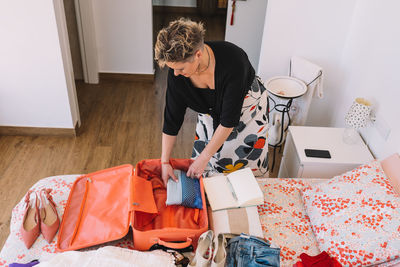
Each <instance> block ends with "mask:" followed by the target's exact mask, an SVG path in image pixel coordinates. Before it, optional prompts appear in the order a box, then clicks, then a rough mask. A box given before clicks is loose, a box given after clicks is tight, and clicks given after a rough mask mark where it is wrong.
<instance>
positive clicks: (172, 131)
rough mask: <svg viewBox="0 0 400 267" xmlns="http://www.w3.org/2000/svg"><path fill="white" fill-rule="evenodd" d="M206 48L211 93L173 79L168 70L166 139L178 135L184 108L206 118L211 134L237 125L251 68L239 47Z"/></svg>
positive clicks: (213, 45)
mask: <svg viewBox="0 0 400 267" xmlns="http://www.w3.org/2000/svg"><path fill="white" fill-rule="evenodd" d="M206 44H208V45H209V46H210V47H211V49H212V51H213V52H214V55H215V61H216V63H215V72H214V82H215V90H210V89H202V88H196V87H194V86H193V84H192V82H191V81H190V79H189V78H186V77H184V76H182V75H178V76H175V75H174V70H173V69H169V71H168V85H167V92H166V101H165V109H164V126H163V132H164V133H166V134H168V135H177V134H178V132H179V129H180V128H181V126H182V123H183V119H184V117H185V112H186V108H187V107H189V108H191V109H193V110H194V111H196V112H199V113H204V114H205V113H207V114H210V115H211V116H212V118H213V127H214V131H215V129H216V128H217V127H218V125H219V124H221V125H222V126H224V127H227V128H231V127H235V126H237V125H238V124H239V120H240V115H241V109H242V105H243V101H244V97H245V96H246V94H247V92H248V90H249V89H250V86H251V84H252V82H253V80H254V77H255V71H254V68H253V67H252V66H251V63H250V61H249V59H248V57H247V54H246V52H244V51H243V49H241V48H240V47H238V46H236V45H234V44H232V43H229V42H225V41H218V42H206ZM214 91H215V93H214ZM210 95H211V96H210ZM212 95H214V100H212ZM210 97H211V100H210ZM210 101H211V103H210ZM212 102H214V103H212ZM212 104H213V105H212Z"/></svg>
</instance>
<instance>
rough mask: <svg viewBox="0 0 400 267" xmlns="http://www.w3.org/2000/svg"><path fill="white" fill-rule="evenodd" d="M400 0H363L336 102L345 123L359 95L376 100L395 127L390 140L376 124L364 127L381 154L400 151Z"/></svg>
mask: <svg viewBox="0 0 400 267" xmlns="http://www.w3.org/2000/svg"><path fill="white" fill-rule="evenodd" d="M399 10H400V2H399V1H396V0H385V1H383V2H379V3H378V2H376V1H374V0H359V1H358V2H357V5H356V9H355V12H354V19H353V23H352V25H351V28H350V33H349V38H348V40H347V44H346V47H345V49H344V52H343V58H342V64H341V66H340V68H341V69H342V70H343V73H344V74H345V75H344V76H343V80H342V83H341V86H340V87H338V88H337V90H338V91H339V93H338V97H337V99H336V101H335V102H336V104H337V105H338V104H339V103H341V106H342V107H343V108H340V109H337V112H336V113H335V120H334V125H338V126H344V125H345V123H344V119H343V118H344V116H345V113H346V112H347V109H348V108H349V107H350V105H351V102H352V101H353V100H354V99H355V98H356V97H364V98H367V99H369V100H370V101H372V102H373V104H374V107H373V109H374V111H375V112H376V115H377V117H378V120H381V118H383V120H384V121H385V123H386V124H388V126H389V128H391V130H392V131H391V133H390V135H389V138H388V140H387V141H385V140H384V139H383V137H382V136H381V135H380V134H379V132H378V131H377V129H376V127H369V128H368V129H365V130H364V131H363V135H364V138H365V139H366V140H367V142H368V143H369V147H370V148H371V150H372V151H373V152H374V154H376V156H377V157H380V158H382V157H386V156H388V155H389V154H391V153H394V152H398V153H400V121H399V117H400V110H399V108H398V107H399V100H400V75H399V71H400V28H399V27H398V26H395V25H400V18H399V16H398V11H399Z"/></svg>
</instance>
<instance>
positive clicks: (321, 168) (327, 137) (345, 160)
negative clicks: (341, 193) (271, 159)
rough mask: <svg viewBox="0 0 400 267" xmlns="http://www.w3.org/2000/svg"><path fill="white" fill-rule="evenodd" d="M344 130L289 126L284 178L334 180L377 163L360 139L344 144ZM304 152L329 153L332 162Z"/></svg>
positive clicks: (284, 152) (281, 168)
mask: <svg viewBox="0 0 400 267" xmlns="http://www.w3.org/2000/svg"><path fill="white" fill-rule="evenodd" d="M343 131H344V128H331V127H306V126H289V129H288V134H287V138H286V143H285V148H284V151H283V156H282V161H281V165H280V168H279V174H278V177H280V178H286V177H289V178H332V177H334V176H336V175H339V174H342V173H344V172H346V171H349V170H352V169H354V168H355V167H357V166H359V165H361V164H364V163H367V162H370V161H371V160H373V159H374V157H373V156H372V154H371V152H370V151H369V149H368V147H367V146H366V145H365V144H364V142H363V140H362V139H361V136H360V135H358V138H357V141H356V142H355V143H354V144H350V145H349V144H346V143H344V142H343V138H342V136H343ZM304 149H321V150H329V152H330V154H331V158H330V159H327V158H311V157H307V156H306V154H305V152H304Z"/></svg>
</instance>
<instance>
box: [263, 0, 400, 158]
mask: <svg viewBox="0 0 400 267" xmlns="http://www.w3.org/2000/svg"><path fill="white" fill-rule="evenodd" d="M399 9H400V2H398V1H396V0H385V1H384V3H382V2H379V3H377V2H376V1H375V0H336V1H329V2H328V1H319V0H303V1H295V0H269V1H268V8H267V15H266V21H265V28H264V36H263V42H262V48H261V55H260V64H259V69H258V74H259V75H260V76H261V77H262V78H263V79H264V80H266V79H268V78H270V77H272V76H276V75H287V73H288V72H287V71H288V64H289V59H290V57H291V56H292V55H299V56H302V57H305V58H307V59H309V60H310V61H313V62H315V63H317V64H318V65H320V66H322V67H323V69H324V73H325V80H324V91H325V97H324V99H322V100H318V99H315V100H314V101H313V103H312V105H311V108H310V113H309V117H308V122H307V125H314V126H317V125H319V126H334V127H344V126H345V124H344V115H345V112H347V110H348V108H349V107H350V105H351V102H352V101H353V100H354V99H355V98H356V97H365V98H367V99H370V100H372V101H373V102H374V103H375V105H374V109H375V110H376V112H377V115H378V117H383V118H385V121H386V122H387V124H388V125H389V126H390V128H391V129H392V132H391V135H390V136H389V139H388V140H387V141H384V140H383V139H382V138H381V137H380V136H379V134H378V133H377V131H376V129H375V127H371V128H369V129H366V130H365V131H363V134H364V137H365V139H366V141H367V143H368V144H369V146H370V148H371V149H372V151H373V152H374V154H375V155H376V156H377V157H378V158H382V157H385V156H387V155H388V154H390V153H393V152H400V140H399V139H400V138H399V136H400V124H399V122H398V119H397V118H398V117H399V115H400V112H399V111H398V110H397V109H396V105H398V99H399V97H400V95H399V89H400V88H399V87H400V78H399V77H400V76H399V75H398V71H399V70H400V52H399V50H400V49H399V47H400V28H399V27H397V26H395V25H399V24H400V20H399V19H398V16H396V11H398V10H399Z"/></svg>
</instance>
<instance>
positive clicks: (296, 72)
mask: <svg viewBox="0 0 400 267" xmlns="http://www.w3.org/2000/svg"><path fill="white" fill-rule="evenodd" d="M290 62H291V73H290V76H292V77H295V78H297V79H300V80H302V81H303V82H304V83H305V84H306V85H307V84H309V83H310V82H312V81H313V80H314V79H315V78H316V77H318V75H320V74H321V76H319V78H317V79H316V80H315V81H313V82H312V83H311V84H309V85H308V86H307V92H306V93H305V94H304V95H303V96H301V97H299V98H296V99H294V101H293V104H292V108H291V110H290V112H289V114H290V116H291V118H293V121H292V125H304V124H305V123H306V120H307V114H308V110H309V108H310V105H311V100H312V98H313V97H314V98H322V97H323V96H324V92H323V79H324V77H323V76H324V75H323V73H324V72H323V70H322V68H321V67H320V66H318V65H316V64H314V63H312V62H310V61H308V60H306V59H304V58H301V57H298V56H293V57H292V58H291V60H290Z"/></svg>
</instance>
